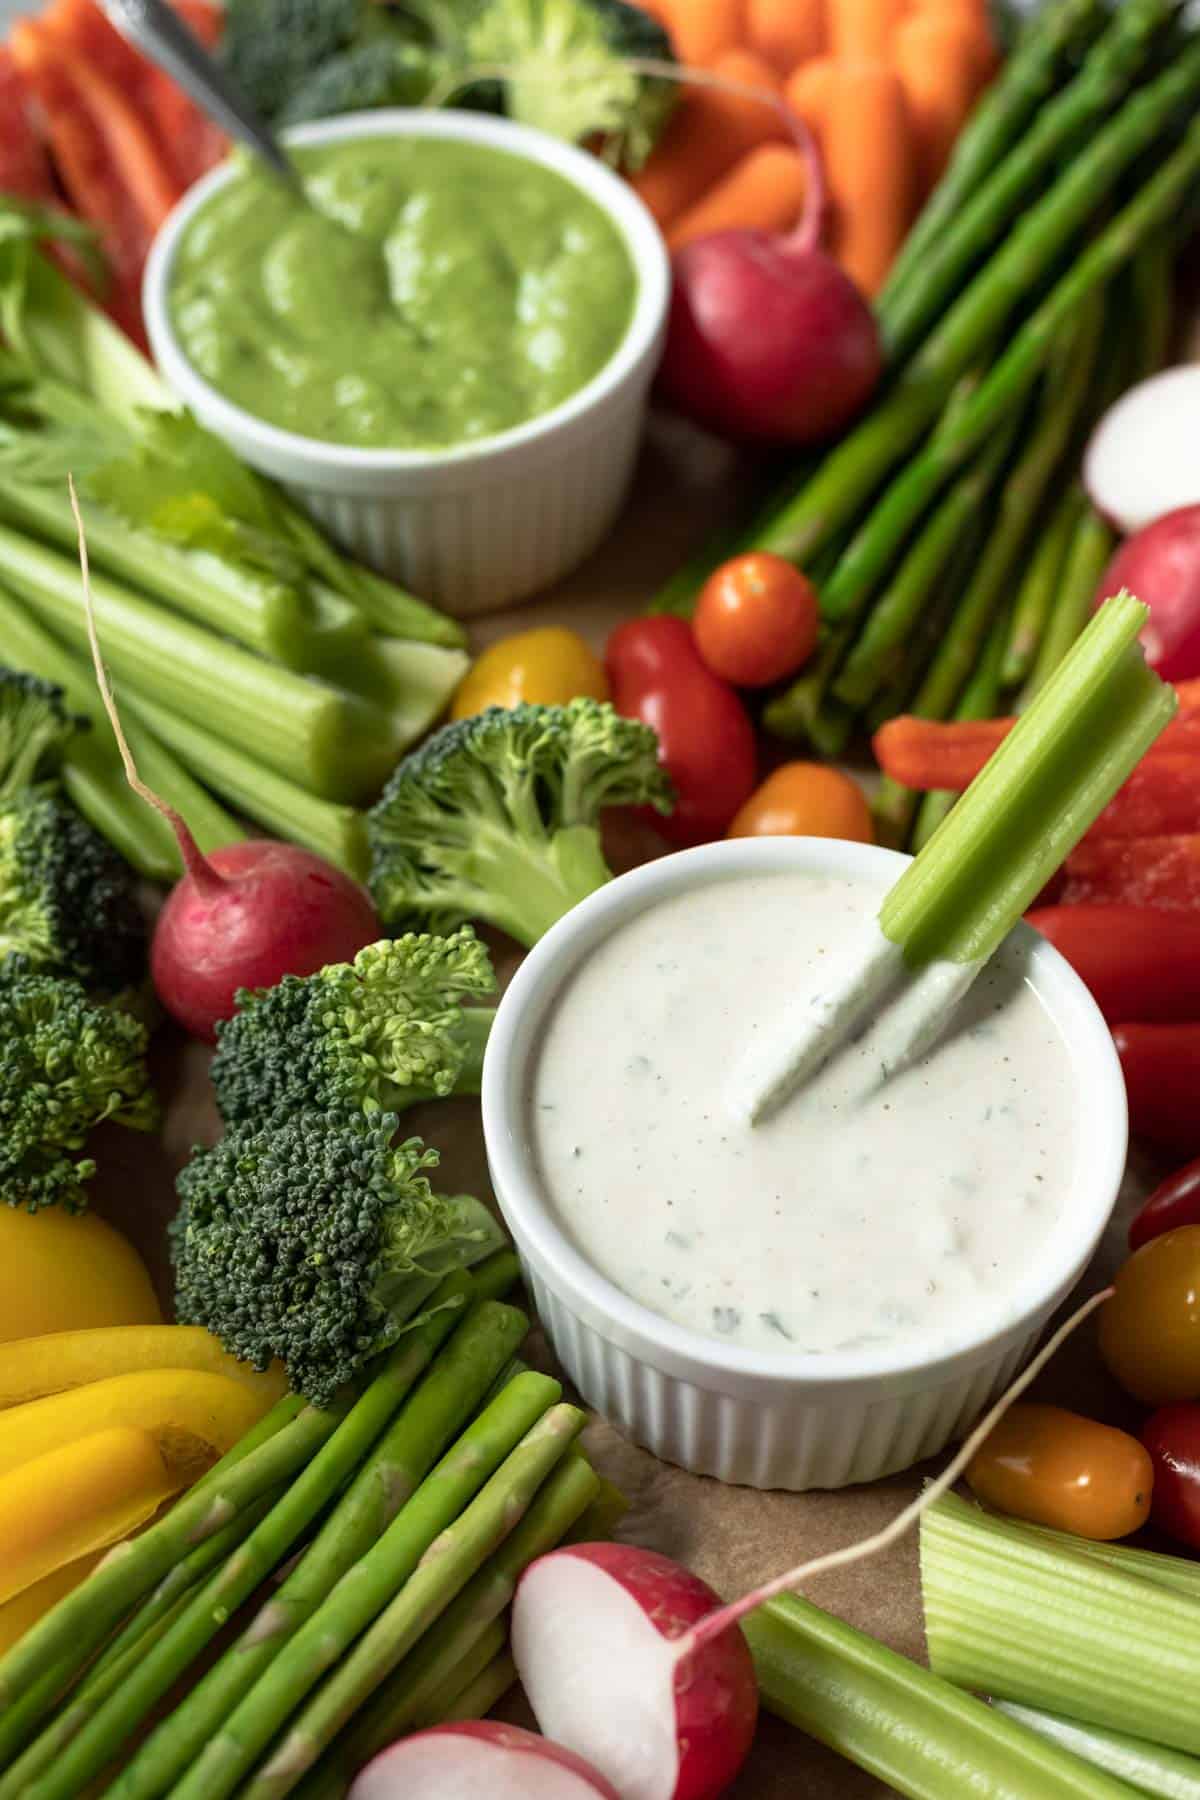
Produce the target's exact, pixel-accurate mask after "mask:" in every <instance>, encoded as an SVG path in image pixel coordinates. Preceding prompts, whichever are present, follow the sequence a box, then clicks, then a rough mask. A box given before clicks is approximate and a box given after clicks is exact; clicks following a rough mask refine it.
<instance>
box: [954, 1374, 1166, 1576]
mask: <svg viewBox="0 0 1200 1800" xmlns="http://www.w3.org/2000/svg"><path fill="white" fill-rule="evenodd" d="M967 1482H968V1485H969V1486H970V1488H971V1491H972V1492H973V1493H975V1494H977V1495H978V1496H979V1498H980V1499H981V1500H982V1501H983V1502H984V1504H985V1505H987V1506H992V1507H995V1509H996V1511H997V1512H1006V1513H1011V1514H1012V1516H1013V1517H1014V1518H1016V1519H1028V1520H1030V1522H1031V1523H1032V1524H1034V1525H1049V1526H1052V1527H1053V1529H1054V1530H1056V1531H1072V1532H1074V1533H1075V1535H1076V1536H1077V1537H1085V1538H1094V1539H1097V1540H1099V1541H1101V1542H1105V1541H1107V1540H1109V1539H1111V1538H1122V1537H1128V1535H1129V1533H1130V1532H1131V1531H1137V1530H1138V1528H1139V1527H1140V1526H1142V1525H1144V1524H1145V1523H1146V1520H1147V1518H1148V1517H1149V1513H1150V1494H1151V1490H1152V1488H1153V1485H1154V1465H1153V1463H1152V1462H1151V1460H1150V1455H1149V1452H1148V1451H1147V1450H1146V1448H1145V1446H1144V1445H1142V1444H1139V1443H1138V1441H1137V1439H1136V1438H1135V1437H1130V1435H1129V1433H1128V1432H1126V1431H1116V1430H1114V1429H1113V1428H1112V1427H1111V1426H1109V1425H1101V1424H1099V1423H1098V1422H1097V1421H1096V1420H1095V1419H1085V1418H1082V1417H1081V1416H1080V1415H1079V1414H1078V1413H1073V1412H1067V1411H1066V1410H1065V1409H1064V1408H1063V1407H1061V1406H1038V1405H1034V1404H1032V1403H1025V1404H1018V1405H1016V1406H1010V1407H1009V1409H1008V1411H1007V1412H1006V1413H1005V1415H1004V1417H1003V1418H1002V1419H1001V1421H1000V1423H999V1424H998V1425H997V1426H996V1428H995V1430H994V1431H993V1432H991V1433H990V1435H989V1437H988V1439H987V1441H986V1443H985V1444H984V1445H983V1447H982V1448H981V1449H980V1450H978V1451H977V1452H976V1454H975V1456H974V1457H973V1458H972V1459H971V1463H970V1465H969V1467H968V1469H967Z"/></svg>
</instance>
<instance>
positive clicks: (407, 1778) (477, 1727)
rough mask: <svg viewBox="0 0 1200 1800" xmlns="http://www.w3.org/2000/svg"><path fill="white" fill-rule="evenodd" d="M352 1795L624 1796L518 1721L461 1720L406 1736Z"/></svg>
mask: <svg viewBox="0 0 1200 1800" xmlns="http://www.w3.org/2000/svg"><path fill="white" fill-rule="evenodd" d="M347 1800H621V1795H620V1794H618V1792H617V1790H616V1788H614V1787H613V1786H612V1784H611V1783H610V1782H607V1781H606V1780H605V1779H604V1777H603V1775H597V1773H596V1771H595V1770H594V1769H589V1768H588V1766H587V1764H586V1763H585V1762H584V1761H583V1760H582V1758H581V1757H578V1756H576V1755H575V1754H574V1752H573V1751H571V1750H564V1749H563V1748H562V1746H561V1745H559V1744H551V1743H548V1742H547V1741H546V1739H545V1738H540V1737H538V1736H536V1735H535V1733H534V1732H532V1731H522V1730H521V1728H520V1726H519V1725H499V1724H496V1723H494V1722H493V1721H492V1720H489V1719H483V1720H464V1721H462V1722H461V1723H460V1724H456V1725H435V1726H434V1727H433V1729H432V1730H430V1731H420V1732H418V1733H417V1734H416V1736H415V1737H409V1738H401V1740H400V1742H399V1743H398V1744H392V1745H391V1746H390V1747H389V1748H388V1749H386V1750H384V1751H382V1752H381V1753H380V1754H379V1755H378V1756H377V1757H375V1758H374V1759H373V1761H371V1762H369V1763H368V1764H367V1766H366V1768H365V1769H364V1770H363V1771H362V1773H361V1774H360V1775H359V1776H358V1777H357V1779H356V1780H355V1782H354V1785H353V1786H352V1787H351V1789H350V1793H349V1795H348V1797H347Z"/></svg>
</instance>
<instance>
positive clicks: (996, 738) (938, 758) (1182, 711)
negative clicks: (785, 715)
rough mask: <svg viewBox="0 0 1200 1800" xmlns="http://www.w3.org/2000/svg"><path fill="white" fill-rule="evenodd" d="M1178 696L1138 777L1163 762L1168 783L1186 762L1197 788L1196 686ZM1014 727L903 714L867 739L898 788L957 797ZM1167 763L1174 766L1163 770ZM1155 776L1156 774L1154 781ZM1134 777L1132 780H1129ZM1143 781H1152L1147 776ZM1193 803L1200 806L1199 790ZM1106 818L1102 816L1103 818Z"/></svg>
mask: <svg viewBox="0 0 1200 1800" xmlns="http://www.w3.org/2000/svg"><path fill="white" fill-rule="evenodd" d="M1176 692H1177V694H1178V695H1179V712H1178V713H1177V715H1176V716H1175V718H1174V719H1173V720H1172V721H1171V723H1170V724H1169V725H1168V726H1167V729H1166V730H1165V731H1164V732H1163V734H1162V736H1161V737H1160V738H1159V739H1158V740H1157V742H1156V743H1155V744H1153V745H1152V747H1151V748H1150V750H1148V751H1147V753H1146V755H1145V756H1144V757H1143V759H1142V761H1141V762H1140V763H1139V764H1138V769H1137V774H1139V775H1140V773H1141V771H1142V770H1144V769H1149V768H1150V766H1151V765H1152V764H1153V765H1156V767H1157V765H1158V764H1159V763H1161V764H1163V765H1164V767H1163V771H1162V780H1163V782H1164V783H1166V782H1170V781H1172V780H1174V779H1176V778H1177V776H1178V763H1179V761H1180V760H1181V759H1186V760H1188V761H1189V762H1190V763H1191V766H1192V767H1193V768H1194V769H1195V770H1196V775H1197V782H1198V789H1200V682H1195V681H1190V682H1188V681H1182V682H1180V683H1179V685H1178V687H1177V688H1176ZM1015 723H1016V720H1015V719H977V720H970V721H967V720H962V721H959V720H951V721H950V722H948V723H941V722H937V721H935V720H933V719H917V718H913V717H911V716H910V715H908V714H904V715H901V716H900V717H898V718H895V719H889V720H888V722H887V724H886V725H881V726H880V727H879V730H878V731H877V732H876V733H875V736H874V737H873V738H872V740H871V747H872V749H873V750H874V752H875V760H876V762H877V763H878V764H879V767H880V768H881V769H882V771H883V773H884V774H885V775H888V776H890V777H891V779H892V780H893V781H898V782H899V783H900V784H901V786H903V787H910V788H918V789H920V790H922V791H926V790H929V789H937V788H949V789H950V790H951V792H953V793H956V794H961V793H962V791H963V789H964V788H967V787H969V786H970V785H971V783H972V782H973V781H974V779H975V777H976V776H977V775H978V773H979V771H980V770H981V769H982V767H983V765H984V763H985V762H986V761H987V759H988V757H989V756H990V755H991V754H992V752H993V750H996V749H998V748H999V746H1000V745H1001V744H1002V743H1003V742H1004V739H1005V738H1006V737H1007V736H1008V734H1009V732H1010V731H1011V730H1012V728H1013V726H1014V724H1015ZM1167 764H1171V765H1173V766H1172V767H1170V768H1167V767H1166V766H1165V765H1167ZM1157 778H1158V777H1157V774H1156V775H1155V777H1153V779H1157ZM1133 779H1134V777H1132V776H1131V777H1130V780H1131V781H1132V780H1133ZM1147 779H1148V780H1149V779H1152V778H1151V777H1149V776H1148V777H1147ZM1126 785H1127V786H1128V785H1129V784H1128V783H1127V784H1126ZM1122 792H1124V789H1122ZM1127 804H1128V803H1127ZM1197 804H1198V805H1200V792H1198V800H1197ZM1106 817H1107V815H1106V814H1103V813H1102V814H1101V818H1102V819H1104V818H1106ZM1093 829H1095V827H1094V828H1093ZM1126 835H1127V834H1126Z"/></svg>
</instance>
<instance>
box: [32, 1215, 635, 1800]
mask: <svg viewBox="0 0 1200 1800" xmlns="http://www.w3.org/2000/svg"><path fill="white" fill-rule="evenodd" d="M515 1275H516V1259H515V1257H513V1256H512V1254H511V1253H510V1252H507V1251H503V1252H501V1253H500V1254H499V1255H497V1256H495V1257H493V1258H491V1259H490V1261H488V1262H486V1263H482V1264H480V1265H479V1266H478V1268H476V1269H475V1270H474V1271H473V1272H472V1273H471V1274H470V1275H467V1274H464V1273H463V1272H461V1271H458V1272H456V1273H455V1274H453V1275H451V1276H448V1277H447V1279H446V1281H445V1283H444V1284H443V1286H442V1288H441V1289H440V1290H439V1294H438V1296H437V1306H438V1309H437V1310H434V1311H432V1312H431V1313H430V1314H429V1316H428V1317H427V1318H426V1319H425V1320H424V1322H423V1323H421V1324H419V1325H418V1326H417V1327H416V1328H415V1329H414V1330H413V1331H411V1332H410V1333H409V1334H408V1335H407V1336H406V1337H405V1338H404V1339H403V1340H402V1341H401V1342H400V1344H398V1345H397V1347H396V1348H395V1349H394V1350H393V1351H392V1352H391V1353H390V1354H389V1355H388V1356H387V1357H385V1358H384V1359H383V1360H382V1362H381V1363H380V1364H378V1365H377V1366H376V1368H375V1369H374V1371H373V1372H372V1376H371V1378H370V1379H369V1380H368V1381H366V1382H364V1383H363V1384H362V1385H361V1386H360V1387H359V1389H358V1390H357V1392H356V1393H353V1394H348V1395H346V1396H345V1397H344V1398H343V1399H342V1400H341V1401H340V1402H339V1403H338V1404H336V1405H334V1406H332V1407H330V1408H328V1409H326V1410H324V1411H320V1410H318V1409H316V1408H314V1407H311V1406H306V1405H304V1404H303V1403H302V1402H301V1401H300V1400H299V1399H298V1398H296V1397H294V1396H290V1397H288V1398H287V1399H285V1400H284V1401H282V1402H281V1403H280V1404H279V1405H278V1406H277V1407H276V1408H275V1409H274V1410H273V1411H272V1412H271V1413H270V1414H268V1416H267V1417H266V1418H265V1419H264V1420H263V1421H262V1422H261V1424H260V1425H258V1426H257V1427H256V1428H255V1429H254V1431H252V1432H251V1433H249V1434H248V1435H247V1437H246V1438H245V1439H243V1441H242V1442H241V1443H240V1444H239V1445H237V1446H236V1448H235V1449H234V1450H233V1451H231V1452H230V1454H229V1455H228V1456H227V1457H225V1458H224V1459H223V1461H222V1462H221V1463H219V1464H218V1465H217V1466H216V1467H215V1468H214V1469H213V1470H211V1471H210V1473H209V1474H208V1475H207V1476H206V1477H205V1478H204V1480H203V1481H202V1482H201V1483H200V1484H199V1485H198V1486H197V1487H195V1488H193V1489H192V1491H191V1492H190V1493H189V1494H188V1495H187V1496H186V1497H185V1498H184V1499H183V1500H182V1501H180V1502H179V1504H178V1505H177V1506H175V1507H174V1509H173V1510H172V1511H171V1512H169V1513H167V1514H166V1516H165V1517H164V1518H162V1519H161V1520H160V1521H159V1522H158V1523H156V1524H155V1525H153V1526H152V1527H151V1528H150V1529H149V1530H148V1531H146V1532H144V1533H143V1534H142V1535H141V1536H140V1537H138V1538H136V1539H131V1540H129V1541H128V1542H127V1543H126V1544H124V1545H122V1546H121V1547H120V1549H119V1551H118V1552H116V1553H114V1554H113V1555H111V1556H110V1557H109V1558H107V1559H106V1560H105V1562H103V1563H102V1564H101V1565H100V1567H99V1568H98V1569H96V1570H95V1571H94V1573H93V1574H92V1575H91V1576H90V1577H89V1579H88V1580H87V1581H85V1582H84V1583H83V1584H82V1585H81V1586H80V1587H79V1588H77V1589H76V1590H75V1591H74V1592H73V1593H72V1594H71V1595H69V1596H68V1597H67V1598H66V1599H65V1600H64V1601H62V1602H61V1603H60V1604H59V1606H58V1607H57V1608H55V1610H54V1611H52V1612H51V1613H49V1614H47V1615H46V1617H45V1618H44V1619H42V1620H41V1621H40V1622H39V1623H38V1624H37V1625H36V1626H34V1627H33V1628H32V1629H31V1630H30V1631H29V1632H28V1633H27V1634H26V1635H25V1636H24V1637H23V1638H22V1639H20V1640H19V1641H18V1643H17V1644H16V1645H14V1647H13V1648H12V1650H10V1651H9V1653H8V1655H7V1656H6V1657H5V1658H4V1659H3V1661H2V1662H0V1796H3V1800H14V1797H15V1796H16V1795H21V1796H23V1797H25V1800H74V1797H75V1796H77V1795H79V1794H81V1793H83V1792H84V1791H87V1790H89V1789H90V1784H92V1783H94V1782H95V1781H96V1780H97V1778H99V1777H102V1776H105V1775H106V1772H107V1777H106V1785H104V1786H103V1787H102V1790H101V1791H102V1792H103V1793H104V1794H106V1795H108V1796H109V1797H110V1800H135V1797H137V1796H143V1797H145V1800H149V1797H150V1796H151V1795H155V1796H157V1795H162V1794H168V1793H169V1794H171V1795H173V1796H176V1797H177V1800H185V1797H186V1796H191V1795H204V1796H205V1797H206V1800H216V1797H217V1796H219V1795H227V1794H231V1793H233V1792H234V1791H235V1790H236V1791H237V1792H238V1793H239V1794H253V1795H256V1796H259V1797H265V1796H266V1795H279V1796H281V1795H284V1794H289V1793H292V1792H300V1793H303V1794H304V1795H305V1796H306V1797H307V1800H334V1796H341V1795H343V1794H344V1793H345V1792H346V1789H347V1787H348V1785H349V1783H350V1780H351V1779H352V1777H353V1775H354V1773H355V1772H356V1771H357V1769H358V1768H360V1767H361V1766H362V1764H363V1762H365V1761H366V1760H368V1759H369V1757H370V1756H372V1755H373V1754H374V1753H375V1752H376V1751H377V1750H379V1749H381V1748H383V1747H384V1746H385V1745H386V1744H388V1743H390V1742H391V1741H392V1740H393V1739H394V1738H396V1737H398V1736H400V1735H402V1734H403V1733H405V1732H408V1731H413V1730H417V1729H419V1728H420V1727H422V1726H424V1725H428V1724H432V1723H436V1722H438V1721H440V1720H444V1719H448V1718H466V1717H475V1716H481V1714H482V1713H484V1712H486V1711H487V1710H488V1709H489V1708H490V1707H491V1706H492V1705H493V1704H494V1702H495V1701H496V1700H497V1699H498V1698H499V1696H500V1695H501V1694H502V1693H503V1692H504V1690H505V1688H506V1687H507V1686H508V1685H509V1683H510V1682H511V1680H512V1678H513V1675H512V1665H511V1662H510V1661H509V1659H508V1654H507V1649H506V1644H507V1629H506V1613H507V1608H508V1604H509V1601H510V1600H511V1598H512V1594H513V1591H514V1588H515V1586H516V1582H517V1579H518V1577H519V1575H520V1573H521V1571H522V1570H523V1569H524V1568H525V1567H526V1565H527V1564H528V1563H529V1562H531V1561H532V1560H533V1559H534V1558H535V1557H537V1556H540V1555H542V1554H543V1553H544V1552H545V1551H547V1550H550V1549H552V1548H553V1547H554V1545H556V1544H558V1543H560V1542H561V1541H562V1540H563V1538H564V1537H565V1536H566V1535H567V1534H568V1533H571V1532H574V1533H576V1534H578V1535H583V1536H588V1537H595V1536H598V1535H606V1534H607V1533H608V1531H609V1530H610V1529H611V1526H612V1524H613V1523H614V1522H615V1519H616V1518H617V1517H619V1516H620V1510H621V1502H620V1498H619V1496H616V1495H615V1491H614V1490H612V1489H611V1488H606V1486H605V1484H603V1483H602V1482H601V1481H600V1479H599V1478H598V1477H597V1476H596V1474H595V1473H594V1472H593V1470H592V1469H591V1467H590V1466H589V1464H588V1463H587V1461H586V1459H585V1458H584V1457H583V1455H582V1454H581V1453H580V1452H579V1450H578V1449H577V1448H575V1447H574V1440H575V1438H576V1437H577V1435H578V1433H579V1431H580V1429H581V1427H582V1425H583V1423H584V1415H583V1414H582V1413H581V1412H580V1411H579V1410H578V1409H577V1408H576V1407H573V1406H567V1405H563V1404H561V1403H560V1396H561V1389H560V1387H559V1384H558V1383H557V1382H556V1381H553V1380H551V1379H550V1378H549V1377H547V1376H543V1375H537V1374H534V1373H532V1372H531V1371H529V1370H527V1369H525V1368H524V1367H523V1366H522V1365H521V1364H519V1363H514V1362H513V1360H512V1358H513V1354H514V1351H515V1350H516V1349H517V1347H518V1346H519V1344H520V1341H521V1339H522V1338H523V1336H524V1335H525V1332H526V1330H527V1327H528V1320H527V1319H526V1318H525V1316H524V1315H523V1314H522V1313H520V1312H519V1311H517V1310H516V1309H515V1308H514V1307H511V1306H509V1305H506V1304H504V1303H503V1302H502V1301H501V1300H500V1299H499V1297H498V1296H499V1295H500V1294H502V1293H503V1292H504V1291H505V1290H506V1289H507V1288H508V1287H509V1286H510V1285H511V1284H512V1282H513V1280H514V1279H515ZM231 1621H232V1622H236V1623H237V1624H239V1625H240V1629H239V1630H238V1632H237V1635H236V1636H235V1637H234V1638H233V1641H232V1643H231V1644H230V1647H229V1648H227V1649H226V1650H225V1652H224V1654H223V1655H221V1656H220V1657H219V1658H218V1659H217V1660H216V1661H215V1662H213V1663H211V1666H209V1667H208V1668H207V1672H206V1673H204V1674H203V1676H202V1677H201V1678H200V1679H199V1680H198V1681H196V1682H195V1685H193V1686H192V1687H191V1689H190V1691H189V1692H187V1693H186V1695H185V1696H184V1698H183V1699H181V1700H180V1701H179V1702H178V1703H177V1704H176V1705H175V1707H174V1709H173V1710H171V1711H169V1712H168V1713H167V1714H166V1715H165V1717H163V1718H162V1719H161V1722H160V1723H159V1724H158V1725H157V1727H156V1728H155V1729H154V1730H153V1731H152V1732H151V1733H150V1735H149V1736H148V1737H147V1736H144V1730H143V1728H144V1727H145V1725H146V1724H147V1722H148V1721H149V1720H150V1719H151V1717H152V1716H153V1715H155V1714H156V1709H157V1708H158V1707H159V1703H160V1702H161V1701H162V1700H163V1698H164V1696H166V1695H168V1693H169V1692H170V1691H171V1690H172V1689H173V1688H174V1687H175V1684H176V1683H177V1682H178V1681H180V1680H181V1679H182V1678H187V1677H189V1676H192V1677H193V1678H194V1675H195V1665H196V1662H197V1659H198V1658H200V1657H202V1656H203V1655H204V1653H205V1651H206V1650H207V1649H208V1647H209V1646H210V1645H211V1644H212V1642H213V1640H214V1639H215V1638H216V1637H217V1635H218V1633H220V1632H221V1631H222V1629H223V1628H224V1627H226V1626H227V1625H228V1624H230V1622H231ZM281 1734H282V1735H281ZM122 1765H123V1766H122ZM114 1769H115V1770H116V1771H117V1772H115V1773H114V1772H113V1771H114Z"/></svg>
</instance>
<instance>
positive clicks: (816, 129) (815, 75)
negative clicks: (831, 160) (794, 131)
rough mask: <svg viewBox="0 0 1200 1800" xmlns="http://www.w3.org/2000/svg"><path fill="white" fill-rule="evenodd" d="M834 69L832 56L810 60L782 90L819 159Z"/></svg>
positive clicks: (823, 150) (832, 88) (835, 76)
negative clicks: (810, 134)
mask: <svg viewBox="0 0 1200 1800" xmlns="http://www.w3.org/2000/svg"><path fill="white" fill-rule="evenodd" d="M838 67H839V65H838V64H837V63H836V62H834V60H833V58H832V56H814V57H813V59H812V61H811V62H806V63H803V64H802V65H801V67H800V68H798V69H797V70H796V71H795V73H794V74H793V75H792V76H791V77H790V78H789V80H788V81H787V82H786V83H785V85H784V90H783V96H784V99H785V100H786V101H787V103H788V105H789V106H790V107H791V109H792V111H793V112H794V113H797V114H799V116H800V118H802V119H803V120H804V123H805V124H806V125H807V126H808V129H809V130H810V131H811V132H812V134H813V136H814V137H815V138H816V140H817V147H818V149H819V150H820V151H821V154H822V155H824V153H825V144H824V131H825V120H826V117H827V116H828V112H829V104H830V100H831V98H832V95H833V91H834V86H835V84H836V82H837V79H838Z"/></svg>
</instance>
